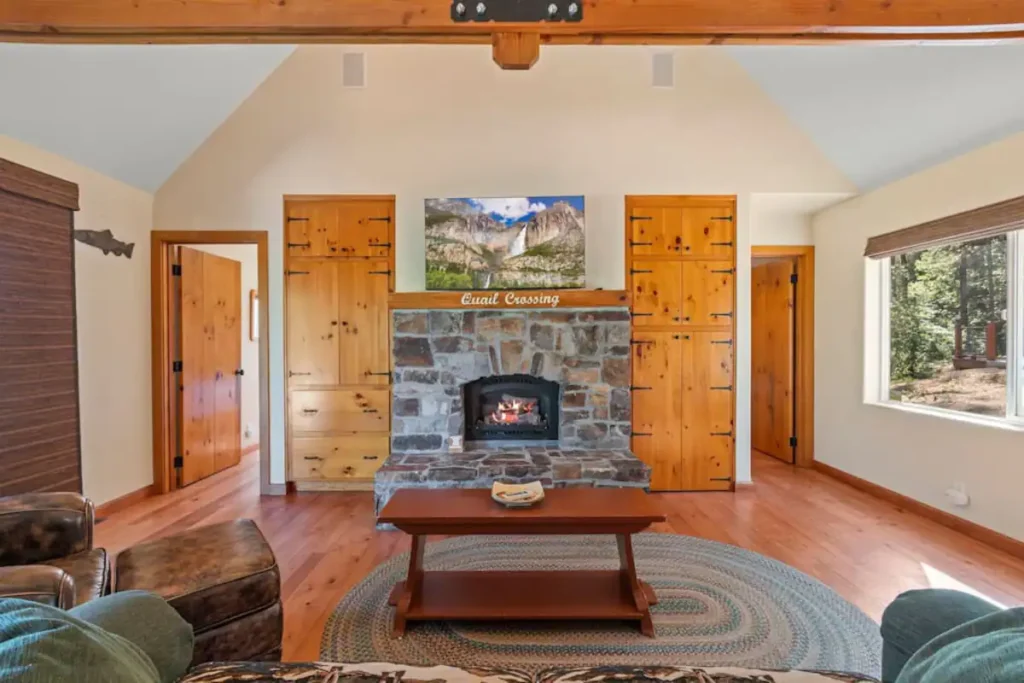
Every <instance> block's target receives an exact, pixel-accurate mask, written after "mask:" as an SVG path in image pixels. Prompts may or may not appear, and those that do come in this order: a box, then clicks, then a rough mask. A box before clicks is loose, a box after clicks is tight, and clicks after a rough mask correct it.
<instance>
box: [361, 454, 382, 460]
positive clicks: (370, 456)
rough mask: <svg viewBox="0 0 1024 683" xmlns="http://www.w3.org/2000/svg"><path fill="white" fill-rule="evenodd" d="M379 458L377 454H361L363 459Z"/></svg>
mask: <svg viewBox="0 0 1024 683" xmlns="http://www.w3.org/2000/svg"><path fill="white" fill-rule="evenodd" d="M379 458H380V456H379V455H364V456H363V460H377V459H379Z"/></svg>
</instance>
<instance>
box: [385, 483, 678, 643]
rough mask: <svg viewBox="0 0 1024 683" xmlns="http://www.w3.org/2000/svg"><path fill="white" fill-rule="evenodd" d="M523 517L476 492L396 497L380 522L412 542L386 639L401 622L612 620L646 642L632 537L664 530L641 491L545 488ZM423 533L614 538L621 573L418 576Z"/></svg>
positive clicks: (645, 589)
mask: <svg viewBox="0 0 1024 683" xmlns="http://www.w3.org/2000/svg"><path fill="white" fill-rule="evenodd" d="M545 496H546V497H545V499H544V500H543V501H542V502H541V503H539V504H538V505H536V506H534V507H531V508H525V509H508V508H505V507H504V506H502V505H499V504H498V503H496V502H495V501H493V500H492V499H491V494H490V491H488V490H481V489H439V490H422V489H402V490H400V491H398V492H396V493H395V495H394V496H393V497H392V498H391V500H390V501H388V504H387V505H385V506H384V509H383V510H382V511H381V515H380V518H379V521H380V522H384V523H389V524H394V525H395V526H396V527H398V528H399V529H401V530H402V531H404V532H406V533H408V534H410V535H411V536H412V553H411V554H410V557H409V574H408V576H407V577H406V580H405V581H400V582H399V583H398V584H397V585H396V586H395V588H394V590H392V591H391V597H390V604H392V605H394V606H395V620H394V625H393V631H392V632H393V635H395V636H401V635H403V634H404V633H405V628H406V624H407V623H408V622H409V621H428V620H441V619H452V620H467V621H480V620H487V621H491V620H498V621H501V620H517V621H522V620H547V619H558V620H570V619H587V620H591V619H602V620H604V619H614V620H626V621H638V622H640V630H641V632H643V634H644V635H647V636H651V637H653V636H654V624H653V622H652V621H651V612H650V606H651V605H654V604H657V598H656V597H655V595H654V590H652V589H651V587H650V586H649V585H648V584H646V583H644V582H643V581H640V580H639V579H638V578H637V575H636V563H635V562H634V559H633V543H632V540H631V534H635V533H637V532H639V531H642V530H643V529H645V528H647V526H648V525H650V524H652V523H654V522H663V521H665V515H664V514H662V512H661V511H660V509H659V508H658V506H657V505H656V504H655V502H654V500H653V499H652V498H651V497H649V496H648V495H647V494H646V493H644V492H643V491H641V490H639V489H612V488H607V489H553V490H549V491H545ZM427 534H442V535H448V536H461V535H469V534H588V535H589V534H613V535H614V536H615V538H616V539H617V541H618V546H619V569H618V570H608V571H592V570H587V571H572V570H566V571H501V570H497V571H430V572H425V571H423V551H424V546H425V543H426V539H427Z"/></svg>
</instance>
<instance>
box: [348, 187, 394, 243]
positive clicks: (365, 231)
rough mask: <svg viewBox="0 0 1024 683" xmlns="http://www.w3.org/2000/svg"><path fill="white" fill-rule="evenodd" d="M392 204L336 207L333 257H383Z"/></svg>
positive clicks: (389, 231)
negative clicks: (335, 252) (335, 241)
mask: <svg viewBox="0 0 1024 683" xmlns="http://www.w3.org/2000/svg"><path fill="white" fill-rule="evenodd" d="M392 209H393V203H392V202H391V200H387V201H365V202H362V201H360V202H345V203H343V204H340V205H339V206H338V213H337V215H338V233H337V249H338V251H337V253H338V255H339V256H370V257H374V256H377V257H379V256H384V257H387V255H388V253H389V252H388V250H389V249H390V248H391V222H392V221H393V220H394V216H392V215H391V213H392Z"/></svg>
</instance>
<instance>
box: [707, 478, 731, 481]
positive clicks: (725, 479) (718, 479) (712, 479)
mask: <svg viewBox="0 0 1024 683" xmlns="http://www.w3.org/2000/svg"><path fill="white" fill-rule="evenodd" d="M708 481H732V477H711V478H710V479H708Z"/></svg>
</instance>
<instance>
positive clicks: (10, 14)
mask: <svg viewBox="0 0 1024 683" xmlns="http://www.w3.org/2000/svg"><path fill="white" fill-rule="evenodd" d="M507 1H509V0H490V2H507ZM555 1H556V2H558V1H560V0H555ZM561 1H566V0H561ZM581 4H582V7H583V18H582V20H581V21H579V22H577V23H570V22H551V23H540V24H537V23H507V24H506V23H502V24H498V23H493V22H486V23H477V22H461V23H455V22H453V21H452V19H451V3H450V1H449V0H130V1H128V0H6V1H5V2H0V40H8V41H32V42H42V41H45V42H75V41H81V42H126V43H132V42H134V43H138V42H178V43H181V42H225V41H227V42H371V41H372V42H376V41H380V42H489V41H490V35H491V34H492V33H497V32H502V33H531V32H532V33H537V32H539V33H540V34H542V36H543V37H544V41H545V42H554V43H561V42H568V43H615V44H624V43H630V44H645V43H653V42H657V43H659V44H665V43H680V44H687V43H690V44H692V43H705V44H706V43H751V42H752V43H799V42H811V43H820V42H850V41H890V42H891V41H898V42H911V43H916V42H924V41H934V40H943V41H949V40H954V41H961V40H978V39H984V40H1016V39H1021V38H1024V2H1021V1H1020V0H986V1H985V2H980V1H979V0H800V1H795V0H745V1H744V2H731V1H727V0H582V2H581Z"/></svg>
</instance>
